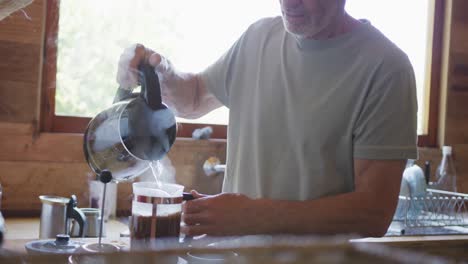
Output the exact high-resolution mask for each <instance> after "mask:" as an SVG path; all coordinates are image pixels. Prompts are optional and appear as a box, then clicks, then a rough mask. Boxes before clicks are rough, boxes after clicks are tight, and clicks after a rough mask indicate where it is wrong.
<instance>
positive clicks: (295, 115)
mask: <svg viewBox="0 0 468 264" xmlns="http://www.w3.org/2000/svg"><path fill="white" fill-rule="evenodd" d="M201 77H202V79H203V80H204V82H205V83H206V85H207V87H208V89H209V90H210V91H211V92H212V93H213V94H214V95H215V96H216V97H217V98H218V99H219V100H220V101H221V102H222V103H223V104H224V105H226V106H227V107H228V108H229V110H230V111H229V126H228V154H227V169H226V174H225V179H224V184H223V191H224V192H238V193H243V194H245V195H248V196H250V197H252V198H260V197H262V198H271V199H286V200H307V199H315V198H318V197H322V196H329V195H335V194H340V193H345V192H350V191H353V189H354V172H353V167H354V166H353V159H410V158H411V159H414V158H416V157H417V148H416V141H417V134H416V126H417V117H416V113H417V101H416V87H415V79H414V73H413V69H412V66H411V63H410V62H409V60H408V58H407V56H406V55H405V54H404V53H403V52H402V51H401V50H400V49H399V48H397V47H396V46H395V45H394V44H393V43H392V42H391V41H389V40H388V39H387V38H386V37H385V36H383V34H382V33H380V32H379V31H378V30H377V29H376V28H374V27H373V26H372V25H371V24H370V23H369V22H367V21H363V23H361V25H359V26H358V27H357V28H355V29H354V30H353V31H352V32H349V33H346V34H343V35H340V36H338V37H336V38H332V39H327V40H311V39H299V38H296V37H295V36H294V35H292V34H289V33H288V32H286V31H285V29H284V26H283V23H282V20H281V17H276V18H266V19H262V20H260V21H258V22H256V23H255V24H253V25H252V26H250V27H249V28H248V30H247V31H246V32H245V33H244V34H243V35H242V36H241V38H240V39H239V40H238V41H237V42H236V43H235V44H234V45H233V46H232V47H231V49H230V50H228V51H227V52H226V53H225V54H224V55H223V56H222V57H221V58H220V59H219V60H218V61H217V62H215V63H214V64H213V65H211V66H210V67H208V68H207V69H206V70H205V71H204V72H202V73H201ZM395 177H397V175H395Z"/></svg>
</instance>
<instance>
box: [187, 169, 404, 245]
mask: <svg viewBox="0 0 468 264" xmlns="http://www.w3.org/2000/svg"><path fill="white" fill-rule="evenodd" d="M404 166H405V162H404V161H402V160H394V161H384V160H355V162H354V172H355V191H354V192H350V193H345V194H340V195H336V196H330V197H324V198H320V199H316V200H309V201H278V200H270V199H257V200H254V199H249V198H247V197H245V196H244V195H239V194H220V195H216V196H206V197H201V198H199V199H197V200H194V201H190V202H187V203H185V204H184V216H183V219H184V221H185V222H186V223H187V226H186V227H183V231H184V232H185V233H187V234H189V235H200V234H208V235H241V234H261V233H263V234H266V233H292V234H306V233H313V234H324V235H331V234H343V233H345V234H351V233H353V234H359V235H362V236H376V237H378V236H383V235H384V234H385V232H386V231H387V228H388V226H389V224H390V222H391V221H392V217H393V214H394V211H395V207H396V204H397V201H398V198H397V197H398V193H399V189H400V182H401V176H402V173H403V170H404Z"/></svg>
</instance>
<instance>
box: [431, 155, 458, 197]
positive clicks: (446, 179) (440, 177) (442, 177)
mask: <svg viewBox="0 0 468 264" xmlns="http://www.w3.org/2000/svg"><path fill="white" fill-rule="evenodd" d="M434 187H435V189H438V190H443V191H449V192H456V191H457V175H456V172H455V166H454V164H453V159H452V147H450V146H443V147H442V160H441V161H440V163H439V166H438V167H437V170H436V184H435V186H434Z"/></svg>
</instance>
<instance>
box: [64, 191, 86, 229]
mask: <svg viewBox="0 0 468 264" xmlns="http://www.w3.org/2000/svg"><path fill="white" fill-rule="evenodd" d="M76 205H77V201H76V196H75V195H72V196H71V198H70V201H69V202H68V205H67V222H68V219H70V218H71V219H74V220H75V221H76V222H77V223H78V226H79V227H80V229H79V232H78V237H83V236H84V230H85V226H86V218H85V215H84V213H83V212H82V211H81V210H80V209H79V208H77V207H76ZM65 228H68V224H67V225H65ZM66 234H68V230H67V232H66Z"/></svg>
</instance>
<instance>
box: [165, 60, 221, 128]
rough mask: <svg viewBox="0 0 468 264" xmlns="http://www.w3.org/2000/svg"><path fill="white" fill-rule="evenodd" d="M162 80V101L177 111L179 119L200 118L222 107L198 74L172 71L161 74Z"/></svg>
mask: <svg viewBox="0 0 468 264" xmlns="http://www.w3.org/2000/svg"><path fill="white" fill-rule="evenodd" d="M169 65H170V64H169ZM171 67H172V66H171ZM160 78H161V83H162V87H161V88H162V100H163V102H164V103H166V104H167V105H168V106H169V107H170V108H171V109H173V110H175V112H176V113H175V114H176V116H178V117H182V118H188V119H195V118H199V117H201V116H203V115H205V114H207V113H208V112H210V111H212V110H213V109H216V108H218V107H220V106H221V103H220V102H219V101H218V100H217V99H216V98H215V97H214V96H213V95H212V94H211V93H209V92H208V90H207V89H206V87H205V85H204V84H203V82H202V80H201V78H200V77H199V76H198V75H197V74H193V73H180V72H176V71H175V70H174V69H170V70H167V71H165V72H163V73H161V74H160Z"/></svg>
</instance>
